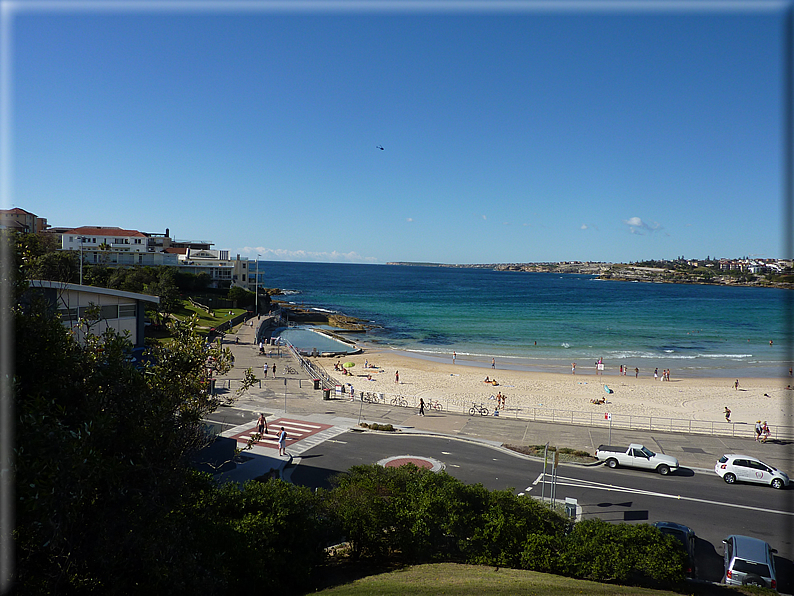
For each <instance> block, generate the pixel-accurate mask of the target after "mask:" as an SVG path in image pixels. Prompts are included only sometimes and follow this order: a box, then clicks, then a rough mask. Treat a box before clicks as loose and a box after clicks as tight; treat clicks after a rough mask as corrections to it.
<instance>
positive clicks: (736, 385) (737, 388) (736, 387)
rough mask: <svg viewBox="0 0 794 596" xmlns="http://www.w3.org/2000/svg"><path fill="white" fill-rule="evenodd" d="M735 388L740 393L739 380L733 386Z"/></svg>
mask: <svg viewBox="0 0 794 596" xmlns="http://www.w3.org/2000/svg"><path fill="white" fill-rule="evenodd" d="M733 388H734V389H736V391H739V379H736V382H735V383H734V384H733Z"/></svg>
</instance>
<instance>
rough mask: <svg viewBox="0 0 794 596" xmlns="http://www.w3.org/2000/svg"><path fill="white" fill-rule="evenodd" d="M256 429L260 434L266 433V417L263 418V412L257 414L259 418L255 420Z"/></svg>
mask: <svg viewBox="0 0 794 596" xmlns="http://www.w3.org/2000/svg"><path fill="white" fill-rule="evenodd" d="M256 431H257V432H258V433H259V434H260V435H266V434H267V418H265V414H264V413H262V414H259V420H257V421H256Z"/></svg>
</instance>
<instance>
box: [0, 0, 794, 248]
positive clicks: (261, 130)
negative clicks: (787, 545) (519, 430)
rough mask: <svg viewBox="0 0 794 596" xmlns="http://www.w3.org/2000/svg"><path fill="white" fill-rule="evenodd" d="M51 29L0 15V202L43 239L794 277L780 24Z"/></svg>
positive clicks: (395, 18)
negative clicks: (133, 238)
mask: <svg viewBox="0 0 794 596" xmlns="http://www.w3.org/2000/svg"><path fill="white" fill-rule="evenodd" d="M53 6H55V5H46V4H35V3H30V4H28V3H25V2H20V3H18V4H16V5H14V9H13V10H11V11H7V12H6V17H7V18H10V19H11V20H10V21H7V22H8V23H10V25H9V27H8V30H9V31H10V32H11V35H12V37H11V38H10V39H11V49H12V52H11V53H10V54H7V56H6V58H4V59H5V60H6V66H9V65H10V66H11V70H10V71H9V72H10V73H11V76H10V78H11V81H12V87H11V92H10V99H11V103H10V106H11V109H10V121H11V123H12V126H11V128H10V129H8V130H7V131H5V133H4V134H7V138H6V141H7V143H8V147H10V155H11V161H10V163H11V165H10V172H11V174H12V176H11V178H10V184H8V186H7V189H8V191H7V192H6V193H4V194H5V196H4V201H5V202H6V206H11V205H13V206H18V207H22V208H23V209H26V210H28V211H31V212H33V213H36V214H37V215H39V216H42V217H46V218H47V219H48V222H49V223H50V224H51V225H53V226H81V225H106V226H119V227H123V228H130V229H137V230H141V231H145V232H159V233H162V232H164V231H165V229H166V228H169V229H170V232H171V234H172V236H175V237H177V238H178V239H195V240H211V241H212V242H214V243H215V246H216V248H228V249H229V250H230V251H231V252H232V253H233V254H236V253H239V254H241V255H243V256H249V257H256V255H257V254H260V255H261V258H262V259H265V260H309V261H340V262H341V261H347V262H372V263H384V262H387V261H431V262H446V263H496V262H531V261H561V260H592V261H615V262H626V261H636V260H644V259H651V258H675V257H678V256H680V255H684V256H686V257H691V258H704V257H706V256H712V257H741V256H747V255H763V256H766V257H783V256H786V255H784V249H785V242H784V240H785V238H784V236H785V233H786V232H785V229H786V225H785V223H784V221H783V216H784V210H783V205H782V204H783V200H782V190H783V182H784V179H783V163H782V151H781V148H782V142H783V138H784V136H783V130H782V124H783V118H784V112H783V103H782V93H783V84H784V79H783V76H782V75H783V72H782V68H783V66H782V55H783V48H782V47H781V44H782V41H783V36H782V30H783V29H782V28H783V23H784V9H785V7H786V4H784V3H779V4H778V3H772V2H755V3H752V4H750V3H748V4H741V3H731V4H727V3H721V2H718V1H715V2H699V3H687V2H675V3H666V2H654V3H653V4H651V3H648V2H642V1H640V2H627V3H620V4H616V3H612V4H609V5H605V4H602V3H597V2H593V3H587V2H578V3H564V2H562V3H556V4H554V5H553V6H552V8H550V9H547V8H548V7H549V6H551V5H550V4H539V3H530V2H527V3H516V4H513V5H511V6H512V8H511V9H510V10H506V9H504V7H505V6H506V4H504V3H501V4H498V5H488V4H487V3H478V4H474V5H472V4H469V5H464V4H459V3H455V2H446V3H443V6H444V9H443V10H440V9H439V6H441V4H439V3H416V4H412V5H410V8H408V6H409V5H408V4H405V3H400V2H393V3H391V4H390V5H389V6H390V7H391V9H388V8H385V6H386V5H384V4H382V3H379V2H376V1H372V2H360V3H335V2H329V3H320V2H318V3H309V4H304V5H302V6H303V8H302V9H300V10H292V11H291V10H289V9H288V8H285V6H287V5H286V4H279V3H265V4H257V3H256V2H253V3H248V4H244V5H240V4H238V5H237V8H236V9H227V8H222V7H220V5H219V4H214V3H209V4H195V3H190V2H185V3H176V4H174V3H172V4H170V5H164V4H158V3H157V2H153V3H148V4H146V5H145V6H146V7H147V8H143V7H142V5H137V7H135V6H136V5H135V3H130V4H127V5H126V6H128V7H129V6H133V7H135V8H132V9H126V10H121V9H112V8H111V9H108V7H112V6H113V3H112V2H111V3H106V4H102V3H100V4H97V5H87V4H86V3H81V4H70V3H69V2H68V0H65V1H64V2H62V3H60V4H59V5H57V6H59V7H63V6H66V7H69V6H71V7H74V9H69V8H66V9H64V8H58V9H57V10H56V9H55V8H53ZM91 6H94V7H95V8H91ZM169 6H170V8H169V9H166V8H168V7H169ZM472 6H474V8H471V7H472ZM491 6H499V7H502V8H501V9H492V8H490V7H491ZM616 6H617V7H616ZM544 7H545V8H544ZM8 56H10V60H9V58H8ZM379 145H380V146H383V148H384V149H383V150H380V149H378V148H377V146H379Z"/></svg>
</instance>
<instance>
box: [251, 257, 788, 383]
mask: <svg viewBox="0 0 794 596" xmlns="http://www.w3.org/2000/svg"><path fill="white" fill-rule="evenodd" d="M260 267H261V269H260V270H261V271H262V272H263V284H264V285H265V286H267V287H278V288H280V289H282V290H288V291H289V294H288V295H286V296H282V297H281V299H284V300H288V301H291V302H294V303H297V304H302V305H304V306H313V307H317V308H320V309H325V310H332V311H339V312H344V313H345V314H348V315H352V316H357V317H360V318H363V319H365V320H367V321H370V322H372V323H373V324H374V325H376V326H377V327H376V328H374V329H373V330H371V331H370V332H368V333H367V334H366V336H365V337H363V338H362V337H360V336H356V337H355V338H354V339H355V340H356V341H357V342H359V343H363V344H364V345H365V347H366V344H368V343H369V344H373V345H379V346H381V347H388V348H393V349H399V350H405V351H408V352H411V353H413V354H415V355H418V356H421V357H425V358H431V359H439V360H442V359H448V358H451V354H452V352H453V351H455V352H457V356H458V359H459V361H461V362H464V361H468V362H470V363H472V364H481V365H488V366H490V362H491V358H496V359H497V360H498V361H499V365H500V367H502V368H507V367H515V368H523V369H529V370H548V371H570V364H571V362H576V363H577V369H581V370H587V368H588V367H593V366H594V363H595V361H596V360H597V359H599V358H603V360H604V362H605V363H606V366H607V368H608V370H617V369H618V367H619V366H620V365H621V364H623V365H625V366H628V367H629V368H630V369H631V370H633V369H634V368H635V367H639V368H640V369H641V370H643V371H647V370H649V369H650V370H652V369H653V368H657V367H658V368H659V369H663V368H670V369H672V371H673V375H674V376H676V375H677V376H726V377H729V376H761V377H773V376H781V377H782V376H788V368H789V363H790V362H791V352H790V348H791V343H792V342H791V338H792V333H791V325H790V317H789V311H790V301H791V297H792V294H791V292H790V291H787V290H779V289H771V288H745V287H724V286H703V285H683V284H649V283H627V282H618V281H603V280H599V279H597V278H595V277H593V276H585V275H559V274H547V273H520V272H507V271H505V272H502V271H493V270H487V269H457V268H439V267H401V266H389V265H347V264H346V265H341V264H327V263H286V262H262V263H260ZM770 341H772V344H771V345H770Z"/></svg>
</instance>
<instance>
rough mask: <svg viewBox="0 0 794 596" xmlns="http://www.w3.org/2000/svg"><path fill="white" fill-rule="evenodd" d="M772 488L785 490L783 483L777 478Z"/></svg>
mask: <svg viewBox="0 0 794 596" xmlns="http://www.w3.org/2000/svg"><path fill="white" fill-rule="evenodd" d="M772 488H783V481H782V480H781V479H780V478H775V479H774V480H773V481H772Z"/></svg>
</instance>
